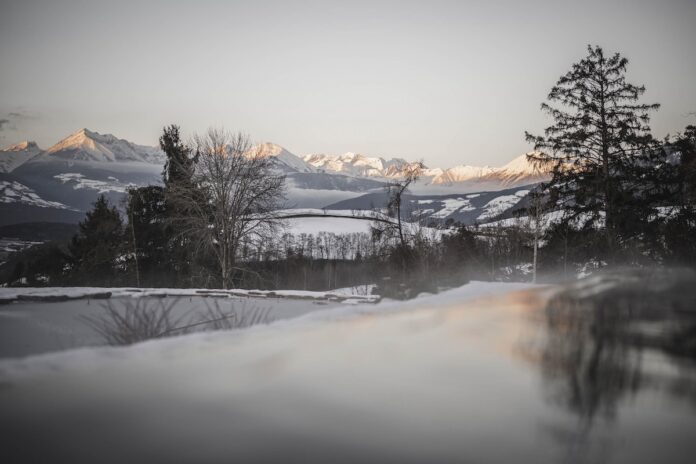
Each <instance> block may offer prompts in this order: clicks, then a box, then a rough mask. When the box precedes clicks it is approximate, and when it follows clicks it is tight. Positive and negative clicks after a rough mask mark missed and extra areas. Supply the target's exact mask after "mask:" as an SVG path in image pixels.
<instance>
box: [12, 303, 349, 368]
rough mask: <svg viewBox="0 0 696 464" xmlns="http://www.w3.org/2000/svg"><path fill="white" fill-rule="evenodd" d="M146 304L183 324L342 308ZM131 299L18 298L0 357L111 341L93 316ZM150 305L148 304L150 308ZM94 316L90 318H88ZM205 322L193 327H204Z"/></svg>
mask: <svg viewBox="0 0 696 464" xmlns="http://www.w3.org/2000/svg"><path fill="white" fill-rule="evenodd" d="M140 300H141V301H142V302H143V304H142V308H143V309H147V308H150V309H152V308H153V307H154V308H156V307H159V305H166V306H170V305H171V307H172V311H171V318H172V320H173V321H178V324H177V325H178V326H185V325H190V324H191V323H195V322H198V321H201V320H210V319H213V317H211V316H210V314H211V313H210V311H211V310H216V313H215V315H217V314H218V313H217V309H219V310H220V311H222V312H224V313H232V312H235V313H236V312H238V313H240V314H244V313H251V312H262V313H263V314H262V315H263V318H264V320H265V321H266V322H270V321H274V320H278V319H287V318H292V317H297V316H299V315H302V314H306V313H308V312H311V311H317V310H323V309H328V308H333V307H336V306H340V303H334V302H319V301H308V300H291V299H281V298H278V299H260V298H243V297H240V298H234V297H233V298H214V297H196V296H194V297H167V298H149V297H143V298H141V299H140ZM134 301H136V300H134V299H133V298H130V297H121V298H111V299H109V300H90V299H82V300H70V301H62V302H36V301H31V302H15V303H12V304H9V305H3V306H0V358H8V357H21V356H28V355H33V354H40V353H47V352H51V351H60V350H67V349H71V348H79V347H85V346H99V345H105V344H106V340H105V339H104V337H103V336H102V335H101V334H100V333H99V332H98V331H97V330H96V329H95V328H94V327H93V324H92V323H90V320H89V319H91V320H93V321H94V320H100V319H102V318H104V317H105V316H106V309H107V308H108V307H109V305H110V306H111V307H112V308H113V309H115V310H116V311H118V312H119V313H123V311H124V309H125V305H126V304H132V303H133V302H134ZM146 307H147V308H146ZM88 318H89V319H88ZM206 328H211V327H205V326H204V325H201V326H195V327H192V328H191V329H195V330H204V329H206Z"/></svg>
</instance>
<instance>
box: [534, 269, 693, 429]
mask: <svg viewBox="0 0 696 464" xmlns="http://www.w3.org/2000/svg"><path fill="white" fill-rule="evenodd" d="M545 315H546V328H547V331H546V332H547V333H546V336H547V341H546V345H545V346H544V348H543V349H542V353H541V369H542V374H543V377H544V380H545V384H546V385H547V386H548V387H549V388H550V389H551V392H552V393H551V397H552V398H554V399H555V400H557V401H559V402H560V403H562V404H565V405H566V406H568V407H569V408H570V409H571V410H572V411H573V412H575V413H577V414H578V415H579V416H580V417H583V418H585V419H587V420H589V421H591V420H592V419H593V418H594V417H595V416H596V415H597V414H602V415H603V416H604V417H605V418H612V417H613V416H614V414H615V412H616V406H617V403H618V402H619V401H620V400H621V399H622V398H623V397H625V396H626V395H630V394H633V393H636V392H637V391H638V390H639V389H640V388H645V387H647V386H650V387H656V386H658V387H660V388H663V387H664V388H665V389H666V390H668V391H669V390H673V389H674V388H675V385H674V384H675V383H679V385H680V386H679V389H680V390H681V391H682V393H684V390H685V389H686V396H689V394H691V396H692V397H694V396H696V392H694V391H693V386H694V384H693V374H694V371H695V370H696V369H694V366H695V365H694V362H693V361H694V360H696V350H695V349H694V348H695V347H696V330H695V329H696V274H695V273H693V272H690V271H668V270H659V271H646V270H641V271H625V272H622V273H616V274H608V275H604V276H601V277H597V278H594V279H589V280H587V281H585V282H579V283H578V284H575V285H571V286H569V287H568V288H567V289H566V290H565V291H563V292H561V293H559V294H557V295H556V296H555V297H553V298H552V299H551V300H550V301H549V303H548V305H547V308H546V314H545ZM646 325H649V326H651V327H652V330H649V331H645V330H641V329H640V327H645V326H646ZM644 349H656V350H659V351H660V352H662V353H663V354H665V355H667V356H668V357H669V358H671V359H673V360H674V359H677V358H678V359H680V360H681V362H682V364H683V363H684V362H686V365H688V366H690V367H688V368H686V369H681V372H682V374H687V375H682V374H679V375H678V376H677V378H673V379H669V382H667V383H668V384H665V383H664V382H663V380H668V379H660V378H655V376H654V375H652V374H651V373H650V372H645V371H644V369H642V367H641V353H642V351H643V350H644ZM685 385H686V386H685ZM682 396H684V395H682Z"/></svg>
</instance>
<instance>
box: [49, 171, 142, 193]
mask: <svg viewBox="0 0 696 464" xmlns="http://www.w3.org/2000/svg"><path fill="white" fill-rule="evenodd" d="M53 177H54V178H55V179H58V180H59V181H61V182H62V183H63V184H68V185H72V186H73V189H75V190H79V189H89V190H96V191H97V192H98V193H108V192H118V193H126V190H128V189H129V188H131V187H136V185H135V184H133V183H123V182H121V181H120V180H118V178H116V177H114V176H109V177H108V178H107V180H96V179H88V178H86V177H85V176H84V175H83V174H80V173H77V172H65V173H62V174H56V175H55V176H53Z"/></svg>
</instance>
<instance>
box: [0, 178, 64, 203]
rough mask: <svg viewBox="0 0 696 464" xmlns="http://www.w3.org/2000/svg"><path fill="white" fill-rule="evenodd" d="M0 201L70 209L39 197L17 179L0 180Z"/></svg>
mask: <svg viewBox="0 0 696 464" xmlns="http://www.w3.org/2000/svg"><path fill="white" fill-rule="evenodd" d="M0 203H21V204H23V205H28V206H38V207H39V208H58V209H70V208H68V207H67V206H65V205H64V204H62V203H59V202H57V201H48V200H45V199H43V198H41V197H40V196H39V195H38V194H37V193H36V192H35V191H34V190H33V189H31V188H29V187H27V186H26V185H24V184H22V183H19V182H17V181H7V180H0Z"/></svg>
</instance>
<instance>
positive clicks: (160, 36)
mask: <svg viewBox="0 0 696 464" xmlns="http://www.w3.org/2000/svg"><path fill="white" fill-rule="evenodd" d="M695 25H696V0H673V1H670V0H662V1H652V2H649V1H643V0H633V1H629V0H624V1H612V0H585V1H577V0H576V1H572V2H571V1H563V0H552V1H509V2H504V1H501V2H495V1H490V0H489V1H439V2H438V1H433V0H430V1H422V2H408V1H394V2H389V1H382V2H380V1H375V0H372V1H367V2H358V1H348V0H341V1H321V2H319V1H317V2H299V1H298V2H293V1H265V2H264V1H248V2H245V1H239V2H234V1H201V0H199V1H186V2H185V1H173V0H172V1H161V2H155V1H145V0H140V1H133V2H131V1H124V0H119V1H110V2H99V1H82V2H79V1H62V0H50V1H31V0H18V1H7V0H0V137H2V139H0V144H1V145H7V144H9V143H13V142H16V141H19V140H22V139H26V138H28V139H33V140H36V141H37V142H39V144H40V145H41V146H43V147H47V146H49V145H51V144H53V143H55V142H56V141H58V140H59V139H60V138H62V137H64V136H66V135H67V134H68V133H70V132H73V131H75V130H77V129H79V128H81V127H87V128H89V129H92V130H95V131H97V132H101V133H104V132H107V133H113V134H114V135H116V136H118V137H121V138H126V139H128V140H131V141H134V142H137V143H142V144H149V145H155V144H156V142H157V138H158V136H159V133H160V131H161V128H162V126H163V125H165V124H169V123H177V124H179V125H181V126H182V129H183V130H184V133H185V134H191V133H193V132H194V131H202V130H204V129H206V128H207V127H209V126H211V125H212V126H224V127H225V128H228V129H232V130H241V131H244V132H247V133H248V134H249V135H250V136H251V138H252V139H253V140H254V141H272V142H275V143H278V144H280V145H283V146H285V147H286V148H287V149H289V150H290V151H291V152H293V153H295V154H298V155H302V154H306V153H317V152H323V153H342V152H346V151H356V152H361V153H366V154H371V155H379V156H383V157H394V156H400V157H404V158H407V159H419V158H420V159H424V160H425V162H426V164H428V165H430V166H441V167H449V166H453V165H456V164H490V165H500V164H504V163H505V162H507V161H508V160H510V159H511V158H513V157H514V156H517V155H519V154H522V153H524V152H526V151H528V150H529V149H530V147H529V146H528V145H527V144H526V143H525V141H524V131H525V130H529V131H532V132H539V131H541V130H542V129H543V127H545V125H548V122H549V121H548V120H547V119H546V118H545V116H543V115H542V113H541V112H540V111H539V105H540V103H541V102H542V101H543V100H544V98H545V96H546V94H547V93H548V91H549V89H550V88H551V86H552V85H553V84H554V82H555V81H556V79H557V78H558V77H559V76H560V75H561V74H562V73H564V72H565V71H566V70H567V69H568V68H569V67H570V65H571V64H572V63H573V62H575V61H577V60H578V59H580V58H582V57H583V56H584V55H585V53H586V45H587V44H588V43H592V44H599V45H601V46H603V47H604V48H605V50H606V51H609V52H614V51H620V52H621V53H622V54H623V55H624V56H626V57H628V58H629V60H630V65H629V70H628V75H629V80H631V81H633V82H635V83H642V84H645V85H646V87H647V89H648V91H647V92H646V94H645V100H646V101H647V102H655V101H656V102H660V103H662V109H661V110H660V111H659V112H658V113H657V114H656V115H655V116H654V118H653V124H652V126H653V131H654V133H655V135H657V136H660V137H662V136H664V135H666V134H667V133H668V132H670V133H674V132H676V131H679V130H681V129H683V127H684V126H685V125H686V124H689V123H691V124H694V123H696V117H695V116H694V115H693V114H690V113H694V112H696V53H695V48H694V45H696V26H695Z"/></svg>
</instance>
